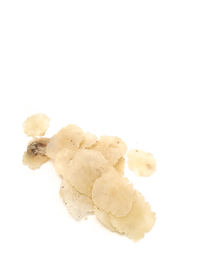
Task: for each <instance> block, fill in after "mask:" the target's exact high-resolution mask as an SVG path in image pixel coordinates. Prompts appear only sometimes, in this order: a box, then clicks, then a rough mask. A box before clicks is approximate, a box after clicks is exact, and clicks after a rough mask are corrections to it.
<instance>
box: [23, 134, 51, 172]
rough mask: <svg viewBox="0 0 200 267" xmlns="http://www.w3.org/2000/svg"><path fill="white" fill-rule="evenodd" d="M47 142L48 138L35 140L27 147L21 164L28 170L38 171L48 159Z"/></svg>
mask: <svg viewBox="0 0 200 267" xmlns="http://www.w3.org/2000/svg"><path fill="white" fill-rule="evenodd" d="M48 142H49V139H48V138H35V139H34V140H32V141H31V142H30V143H29V144H28V146H27V151H26V152H24V155H23V163H24V165H27V166H28V167H29V168H30V169H33V170H35V169H38V168H40V166H41V165H42V164H44V163H45V162H47V161H48V160H49V158H48V157H47V156H46V146H47V144H48Z"/></svg>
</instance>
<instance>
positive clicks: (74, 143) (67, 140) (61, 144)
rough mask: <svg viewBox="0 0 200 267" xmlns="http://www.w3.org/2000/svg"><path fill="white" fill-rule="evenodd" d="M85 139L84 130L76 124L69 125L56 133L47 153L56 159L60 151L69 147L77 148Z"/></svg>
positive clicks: (71, 148)
mask: <svg viewBox="0 0 200 267" xmlns="http://www.w3.org/2000/svg"><path fill="white" fill-rule="evenodd" d="M83 140H84V132H83V131H82V130H81V128H79V127H78V126H76V125H72V124H70V125H68V126H66V127H65V128H63V129H61V130H60V131H59V132H58V133H57V134H55V135H54V136H53V137H52V138H51V140H50V142H49V144H48V146H47V155H48V157H49V158H51V159H55V158H56V155H57V153H58V152H60V151H61V150H62V149H64V148H67V149H70V150H77V149H78V148H79V146H80V144H81V142H82V141H83Z"/></svg>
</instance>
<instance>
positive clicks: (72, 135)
mask: <svg viewBox="0 0 200 267" xmlns="http://www.w3.org/2000/svg"><path fill="white" fill-rule="evenodd" d="M48 123H49V119H48V117H47V116H45V115H43V114H37V115H34V116H31V117H29V118H28V119H27V120H26V121H25V123H24V130H25V132H26V133H27V134H28V135H43V134H44V133H45V131H46V129H47V127H48ZM126 151H127V147H126V144H125V143H124V142H123V141H122V140H121V139H120V138H119V137H115V136H101V137H100V139H98V138H97V137H96V136H95V135H93V134H91V133H84V132H83V131H82V129H81V128H79V127H78V126H76V125H72V124H70V125H68V126H66V127H64V128H62V129H61V130H60V131H59V132H58V133H57V134H55V135H54V136H53V137H52V138H50V139H49V138H35V139H33V140H32V141H31V142H30V143H29V144H28V146H27V151H26V152H25V153H24V156H23V163H24V164H25V165H27V166H28V167H30V168H31V169H37V168H39V167H40V166H41V165H42V164H43V163H45V162H46V161H48V160H49V159H50V160H51V162H52V163H53V165H54V167H55V169H56V172H57V173H58V174H59V175H60V177H61V187H60V196H61V198H62V199H63V201H64V203H65V205H66V207H67V210H68V211H69V213H70V214H71V216H72V217H73V218H74V219H75V220H81V219H84V218H87V216H88V215H91V214H95V216H96V218H97V219H98V220H99V221H100V222H101V223H102V224H103V225H104V226H105V227H106V228H108V229H109V230H111V231H113V232H118V233H120V234H124V235H126V236H127V237H129V238H131V239H132V240H134V241H137V240H139V239H141V238H143V237H144V235H145V233H147V232H148V231H150V230H151V228H152V227H153V225H154V223H155V214H154V213H153V212H152V211H151V208H150V206H149V204H148V203H147V202H145V200H144V197H143V196H142V195H141V194H140V193H139V192H137V191H136V190H135V189H134V188H133V186H132V184H130V183H129V180H128V179H127V178H124V168H125V158H124V157H125V154H126ZM128 165H129V168H131V170H133V171H134V172H135V173H136V174H137V175H140V176H149V175H151V174H152V173H153V172H154V170H155V167H156V163H155V159H154V158H153V156H152V155H151V154H150V153H146V152H143V151H138V150H131V151H129V153H128Z"/></svg>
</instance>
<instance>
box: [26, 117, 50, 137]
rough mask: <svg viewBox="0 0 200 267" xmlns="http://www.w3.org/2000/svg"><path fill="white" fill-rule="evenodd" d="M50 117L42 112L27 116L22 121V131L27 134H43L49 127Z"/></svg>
mask: <svg viewBox="0 0 200 267" xmlns="http://www.w3.org/2000/svg"><path fill="white" fill-rule="evenodd" d="M49 121H50V119H49V118H48V117H47V116H46V115H45V114H42V113H38V114H35V115H32V116H30V117H28V118H27V119H26V120H25V122H24V123H23V127H24V132H25V134H26V135H28V136H33V137H34V136H43V135H45V133H46V131H47V129H48V128H49Z"/></svg>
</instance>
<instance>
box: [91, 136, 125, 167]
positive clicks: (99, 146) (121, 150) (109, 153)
mask: <svg viewBox="0 0 200 267" xmlns="http://www.w3.org/2000/svg"><path fill="white" fill-rule="evenodd" d="M92 149H95V150H97V151H99V152H101V153H102V155H103V156H104V157H105V158H106V159H107V160H108V161H109V162H110V163H111V164H112V165H115V164H116V163H117V162H118V160H119V159H120V158H121V157H123V156H124V155H125V154H126V150H127V146H126V144H125V143H124V142H123V141H122V140H121V138H119V137H116V136H101V137H100V139H99V141H97V143H96V144H95V145H94V146H93V147H92Z"/></svg>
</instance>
